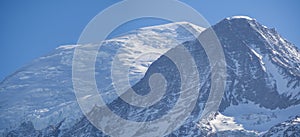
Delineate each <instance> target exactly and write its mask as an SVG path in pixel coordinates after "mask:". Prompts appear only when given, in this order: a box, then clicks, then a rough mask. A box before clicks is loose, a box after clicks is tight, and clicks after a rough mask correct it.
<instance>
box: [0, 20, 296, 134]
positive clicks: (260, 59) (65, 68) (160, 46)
mask: <svg viewBox="0 0 300 137" xmlns="http://www.w3.org/2000/svg"><path fill="white" fill-rule="evenodd" d="M179 24H180V25H185V26H187V27H188V28H191V29H193V32H195V33H196V34H200V33H201V34H200V35H202V36H204V37H205V36H206V35H207V30H204V31H203V29H202V28H200V27H197V26H195V25H192V24H189V23H175V24H168V25H163V26H154V27H148V28H143V29H139V30H137V31H134V32H131V33H129V34H127V35H123V36H121V37H118V38H115V39H111V40H107V41H105V42H104V46H103V49H102V51H103V53H106V54H100V57H101V56H103V57H106V58H105V59H104V60H103V59H102V61H101V62H97V63H98V64H99V65H101V66H110V65H109V63H108V62H110V61H111V59H112V56H113V55H110V54H111V53H113V52H115V51H116V50H117V49H118V50H119V49H123V50H119V51H122V53H121V55H124V56H125V59H128V60H123V61H122V62H123V63H124V64H127V65H129V66H130V65H131V66H130V67H131V68H132V70H130V72H129V74H130V82H131V84H132V85H133V86H132V88H133V89H135V91H137V92H141V93H143V92H147V91H148V90H150V89H149V88H148V87H149V83H148V80H149V77H150V76H151V75H152V74H154V73H161V74H162V75H164V76H165V79H166V81H168V87H169V88H168V89H167V91H166V95H165V96H164V98H162V100H161V101H162V103H161V104H158V106H157V107H155V108H153V109H152V110H147V109H141V110H139V109H137V108H134V107H131V106H128V105H126V104H125V105H124V104H123V102H122V100H121V99H120V98H112V99H109V100H110V103H109V104H108V106H109V107H110V108H111V109H112V110H113V111H114V112H115V113H116V114H118V115H120V116H123V118H126V119H131V120H137V121H147V120H149V119H151V118H153V117H160V116H161V115H164V114H165V113H164V112H165V111H168V110H169V109H171V108H172V106H173V105H174V103H175V102H176V97H177V96H178V92H177V91H178V88H179V86H178V85H179V83H178V82H180V81H178V77H179V74H178V70H177V69H176V66H175V65H174V63H172V61H171V60H169V59H168V58H167V55H168V54H172V53H176V51H177V50H178V49H180V46H176V45H177V44H178V42H176V41H179V42H180V43H183V46H184V47H185V48H186V49H188V51H189V52H190V53H191V55H192V56H193V58H194V59H195V62H196V65H197V69H198V70H199V78H200V81H201V82H200V83H195V84H200V86H201V88H200V90H199V92H200V96H199V97H198V101H197V105H196V107H195V108H194V109H193V112H192V113H191V115H190V117H189V118H188V119H187V120H186V122H185V124H183V125H182V126H181V127H180V128H178V129H177V130H176V131H174V132H172V133H171V134H170V135H169V136H271V135H274V136H283V135H288V136H289V135H294V136H297V135H299V131H298V130H299V117H296V116H297V115H300V105H299V104H300V51H299V50H298V49H297V48H296V47H295V46H294V45H293V44H291V43H290V42H288V41H287V40H285V39H284V38H282V37H281V36H280V35H279V34H278V33H277V32H276V31H275V29H270V28H267V27H265V26H263V25H261V24H260V23H258V22H257V21H256V20H255V19H252V18H249V17H244V16H235V17H230V18H226V19H224V20H222V21H221V22H219V23H217V24H216V25H214V26H212V29H213V30H214V31H215V33H216V34H217V36H218V38H219V40H220V42H221V45H222V47H223V50H224V54H225V58H226V64H227V80H226V88H225V89H226V90H225V93H224V96H223V99H222V102H221V105H220V107H219V112H217V113H213V114H211V115H210V116H209V117H208V118H206V119H203V120H200V113H201V112H202V110H203V107H204V105H205V102H206V100H207V98H208V93H209V89H210V87H211V85H210V83H211V73H210V70H211V67H213V66H214V64H210V63H209V61H208V58H207V55H206V53H205V51H204V49H203V47H202V46H201V44H200V43H199V42H198V41H196V40H194V37H193V36H192V34H191V33H189V32H188V31H186V30H185V29H183V28H182V27H180V26H179ZM152 40H154V41H152ZM157 41H159V42H157ZM126 44H129V45H130V46H128V45H126ZM81 46H84V45H81ZM146 49H147V50H146ZM73 50H74V48H73V47H72V46H63V47H60V48H58V49H57V50H55V51H54V53H52V54H49V55H48V56H44V57H41V58H39V59H37V60H35V61H34V62H32V63H31V64H29V65H28V66H27V67H24V68H22V69H20V70H19V71H18V72H16V73H15V74H13V75H11V76H10V77H8V78H7V79H6V80H4V81H3V82H2V83H1V85H0V88H1V91H0V95H1V97H2V96H5V98H2V99H0V103H1V104H0V105H1V107H0V110H1V113H0V116H1V117H0V118H1V122H2V121H3V122H2V123H1V124H0V125H1V126H3V127H2V129H3V130H4V129H5V128H10V129H9V130H7V131H11V130H12V131H11V132H9V134H10V135H16V136H18V135H19V136H22V135H28V136H29V135H31V136H35V135H37V134H38V135H50V134H57V133H58V132H60V136H105V135H104V134H103V133H102V132H101V131H99V130H98V129H97V128H95V127H94V126H93V125H92V124H91V123H90V122H89V121H88V120H87V119H86V118H85V117H82V118H81V116H82V113H81V112H80V109H79V108H78V106H77V104H76V101H75V97H74V94H73V93H72V90H73V89H72V85H71V84H72V83H71V78H70V77H71V59H72V53H73ZM123 51H124V52H123ZM148 51H149V52H148ZM141 52H142V53H141ZM143 53H144V54H145V53H149V54H145V55H149V56H146V57H141V58H140V57H139V55H142V54H143ZM151 53H158V54H151ZM132 54H134V55H132ZM144 54H143V55H144ZM162 54H164V55H162ZM161 55H162V56H161ZM98 57H99V56H98ZM136 57H138V59H137V61H136ZM136 62H138V63H136ZM108 69H110V68H104V69H102V71H103V70H104V71H103V72H106V71H105V70H108ZM96 70H97V68H96ZM98 71H101V70H99V69H98ZM96 72H97V71H96ZM106 76H109V73H107V74H106V73H99V74H97V73H96V77H98V78H105V77H106ZM104 85H107V86H106V87H104V88H103V89H104V90H106V91H107V92H108V93H109V92H113V91H112V90H111V88H110V86H111V83H109V81H108V83H104ZM187 99H189V98H187ZM174 101H175V102H174ZM166 104H167V105H166ZM71 109H72V111H71ZM100 110H101V107H97V106H95V107H94V109H93V110H92V111H91V113H90V114H91V115H93V114H94V113H96V112H99V111H100ZM68 112H72V113H68ZM137 112H140V113H137ZM80 118H81V119H80ZM105 118H108V119H109V118H110V116H109V115H108V116H105ZM26 121H31V122H32V123H33V124H31V122H26ZM22 122H25V123H23V124H21V123H22ZM6 123H10V124H6ZM99 123H100V124H108V123H101V122H99ZM20 124H21V126H18V125H20ZM27 125H28V126H27ZM33 125H34V126H33ZM49 125H54V126H52V127H54V128H52V129H53V130H49ZM55 125H56V126H55ZM26 127H29V128H26ZM29 131H30V133H29ZM50 131H51V132H50Z"/></svg>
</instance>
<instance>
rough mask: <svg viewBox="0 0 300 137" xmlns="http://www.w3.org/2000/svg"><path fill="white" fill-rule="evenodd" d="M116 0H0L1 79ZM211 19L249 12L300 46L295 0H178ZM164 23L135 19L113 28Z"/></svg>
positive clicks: (70, 37) (70, 40)
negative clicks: (132, 21)
mask: <svg viewBox="0 0 300 137" xmlns="http://www.w3.org/2000/svg"><path fill="white" fill-rule="evenodd" d="M118 1H119V0H89V1H87V0H76V1H74V0H43V1H41V0H1V1H0V52H1V54H0V62H1V67H0V81H1V80H2V79H4V78H5V77H6V76H8V75H9V74H11V73H13V72H15V71H16V70H17V69H18V68H20V67H22V66H24V65H25V64H27V63H29V62H30V61H31V60H33V59H35V58H37V57H39V56H42V55H45V54H47V53H49V52H51V51H52V50H53V49H55V48H56V47H58V46H59V45H65V44H75V43H76V42H77V40H78V37H79V35H80V33H81V31H82V30H83V29H84V27H85V26H86V25H87V23H88V22H89V21H90V20H91V19H92V18H93V17H94V16H95V15H97V14H98V13H99V12H100V11H102V10H103V9H105V8H107V7H108V6H110V5H112V4H114V3H116V2H118ZM181 1H182V2H184V3H186V4H188V5H190V6H192V7H193V8H195V9H196V10H197V11H199V12H200V13H201V14H202V15H203V16H204V17H205V18H206V19H207V20H208V21H209V22H210V23H211V24H215V23H217V22H218V21H220V20H222V19H223V18H225V17H228V16H233V15H248V16H251V17H253V18H256V19H257V20H258V21H259V22H261V23H262V24H264V25H266V26H268V27H274V28H276V30H277V31H278V32H279V33H280V34H281V35H282V36H284V37H285V38H286V39H288V40H289V41H290V42H292V43H294V44H295V45H297V46H298V47H300V37H299V36H300V31H299V25H300V14H299V13H300V11H299V10H300V8H299V7H300V1H298V0H289V1H287V0H276V1H275V0H247V1H246V0H226V1H225V0H181ZM160 23H164V21H159V20H153V21H151V20H139V21H136V22H135V23H131V24H129V25H127V26H126V28H125V27H124V28H123V29H120V30H119V31H116V32H114V33H113V34H114V35H117V34H119V33H123V32H125V31H128V30H132V29H135V28H137V27H142V26H147V25H157V24H160Z"/></svg>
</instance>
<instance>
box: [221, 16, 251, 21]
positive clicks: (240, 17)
mask: <svg viewBox="0 0 300 137" xmlns="http://www.w3.org/2000/svg"><path fill="white" fill-rule="evenodd" d="M226 19H227V20H233V19H246V20H255V19H254V18H251V17H249V16H232V17H227V18H226Z"/></svg>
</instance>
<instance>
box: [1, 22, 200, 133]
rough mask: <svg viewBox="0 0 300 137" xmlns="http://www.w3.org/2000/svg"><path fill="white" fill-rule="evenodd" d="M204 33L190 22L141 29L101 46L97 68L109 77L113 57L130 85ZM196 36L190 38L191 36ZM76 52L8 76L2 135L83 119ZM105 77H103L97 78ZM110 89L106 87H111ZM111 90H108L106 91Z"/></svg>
mask: <svg viewBox="0 0 300 137" xmlns="http://www.w3.org/2000/svg"><path fill="white" fill-rule="evenodd" d="M202 30H204V28H201V27H198V26H196V25H193V24H191V23H187V22H178V23H171V24H166V25H160V26H153V27H146V28H141V29H138V30H135V31H132V32H129V33H128V34H126V35H122V36H119V37H117V38H114V39H109V40H106V41H104V42H103V44H102V47H101V49H100V50H101V53H99V55H98V59H97V62H96V64H97V65H101V68H99V69H103V70H99V71H100V72H101V73H97V74H96V75H97V77H101V76H105V75H107V73H109V72H106V70H107V71H108V70H110V68H107V67H105V66H109V63H110V62H111V60H112V58H113V57H114V54H115V52H119V53H118V55H120V56H123V59H126V60H121V61H122V63H123V64H128V65H129V67H130V69H129V80H130V82H131V83H132V84H134V83H136V82H137V81H138V80H139V79H140V78H142V77H143V75H144V73H145V72H146V70H147V68H148V67H149V65H150V64H151V63H152V62H153V61H155V60H156V59H157V58H158V57H159V56H160V55H162V54H163V53H165V52H166V51H168V50H169V49H171V48H173V47H175V46H176V45H178V44H179V43H182V42H185V41H187V40H192V39H194V36H193V35H199V33H200V32H201V31H202ZM191 32H192V33H193V34H192V33H191ZM77 46H91V47H93V46H94V45H66V46H60V47H58V48H57V49H55V50H54V51H53V52H52V53H50V54H48V55H45V56H43V57H40V58H38V59H36V60H34V61H32V62H31V63H30V64H28V65H26V66H24V67H22V68H21V69H19V70H18V71H16V72H15V73H13V74H12V75H10V76H8V77H7V78H6V79H5V80H4V81H2V82H1V84H0V96H1V98H0V112H1V113H0V131H1V132H4V131H8V130H11V129H13V128H15V127H17V126H18V125H20V124H21V123H22V122H26V121H31V122H32V123H33V125H34V127H35V128H36V129H38V130H40V129H43V128H46V127H48V126H49V125H55V124H57V123H59V122H60V121H62V120H63V119H65V120H64V122H63V123H62V126H61V128H62V129H64V128H67V127H69V126H71V125H73V124H74V123H75V122H76V121H77V120H79V119H80V118H81V117H82V112H81V110H80V108H79V106H78V104H77V102H76V97H75V94H74V92H73V85H72V58H73V53H74V49H75V47H77ZM99 75H101V76H99ZM110 84H111V83H109V84H107V85H108V86H109V85H110ZM103 88H107V87H103Z"/></svg>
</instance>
